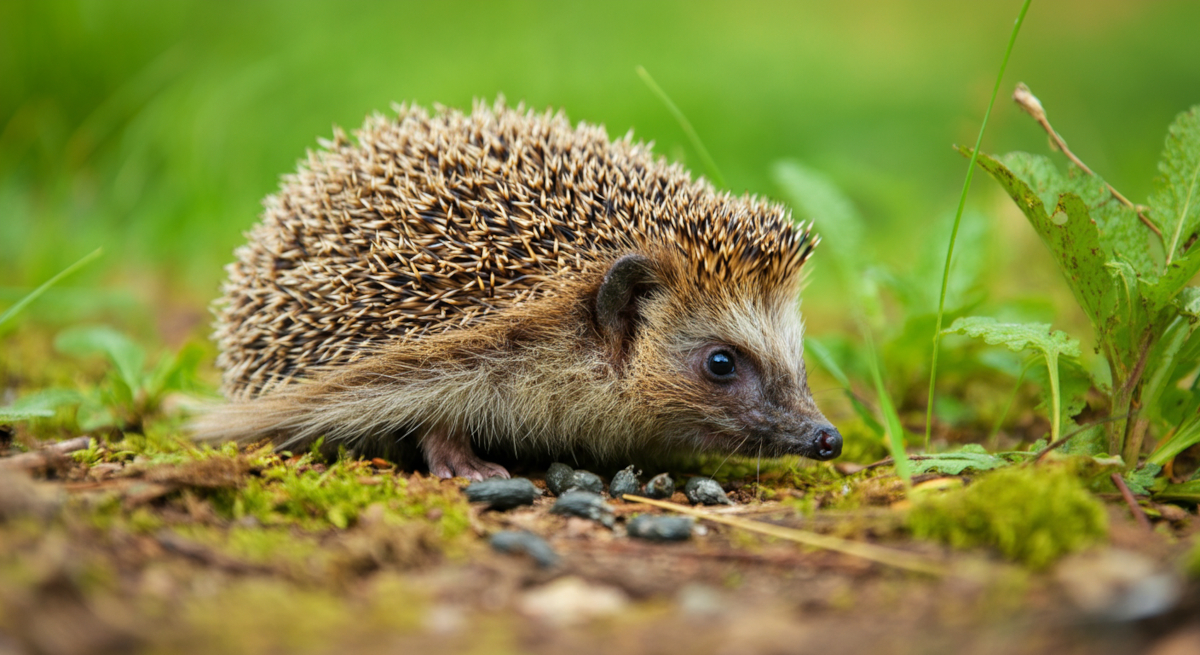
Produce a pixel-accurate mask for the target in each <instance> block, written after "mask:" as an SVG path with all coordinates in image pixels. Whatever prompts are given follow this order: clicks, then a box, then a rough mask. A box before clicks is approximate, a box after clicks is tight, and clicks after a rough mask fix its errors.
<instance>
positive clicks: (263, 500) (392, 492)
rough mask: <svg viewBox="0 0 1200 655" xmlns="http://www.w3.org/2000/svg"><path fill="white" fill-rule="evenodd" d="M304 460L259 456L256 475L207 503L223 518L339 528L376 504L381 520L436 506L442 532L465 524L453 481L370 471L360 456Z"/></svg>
mask: <svg viewBox="0 0 1200 655" xmlns="http://www.w3.org/2000/svg"><path fill="white" fill-rule="evenodd" d="M310 461H311V459H310V455H304V456H302V457H301V458H300V459H299V460H298V461H296V462H286V463H285V462H283V461H281V460H280V459H279V458H278V457H275V456H271V457H270V458H263V460H262V461H261V462H260V464H266V466H265V467H263V466H260V467H257V468H259V475H258V476H252V477H248V478H247V481H246V485H245V486H244V487H242V488H240V489H229V490H223V491H219V492H216V493H215V494H214V495H213V497H212V500H213V506H214V508H215V509H216V510H217V512H218V514H220V515H222V516H223V517H225V518H228V519H234V520H236V519H240V518H243V517H246V516H252V517H254V518H256V519H258V520H259V521H260V522H261V523H263V524H264V525H277V524H298V525H300V526H301V527H303V528H306V529H326V528H331V527H332V528H338V529H345V528H348V527H350V526H351V525H353V524H354V523H355V522H356V521H357V520H358V518H359V516H360V515H361V514H362V513H363V511H365V510H366V509H367V508H368V507H370V506H371V505H375V504H379V505H381V506H382V507H383V510H384V514H383V519H384V520H385V521H389V522H393V523H403V522H405V521H407V520H410V519H417V518H420V519H423V520H424V519H425V517H426V516H428V515H430V513H431V511H433V510H438V511H437V512H436V514H438V515H439V518H437V519H436V520H437V521H438V525H439V527H440V528H441V530H442V536H443V537H445V538H453V537H456V536H458V535H459V534H462V533H463V532H465V531H466V530H467V527H468V525H467V504H466V500H465V498H464V497H463V495H462V494H461V493H460V492H459V490H458V488H457V487H454V486H451V485H443V484H440V483H438V482H436V481H429V482H427V483H421V484H416V485H413V484H410V482H409V480H407V479H405V478H401V477H397V476H395V475H392V474H376V471H375V470H374V469H373V468H371V466H370V464H368V463H366V462H361V461H354V460H341V461H338V462H336V463H334V464H332V465H330V466H329V467H328V468H319V467H310V466H308V462H310ZM253 466H254V464H253V462H252V467H253Z"/></svg>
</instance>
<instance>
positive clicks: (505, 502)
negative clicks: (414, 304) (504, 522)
mask: <svg viewBox="0 0 1200 655" xmlns="http://www.w3.org/2000/svg"><path fill="white" fill-rule="evenodd" d="M540 495H542V492H541V491H540V490H538V488H537V487H535V486H533V483H532V482H530V481H529V480H526V479H525V478H513V479H511V480H504V479H502V478H491V479H490V480H484V481H482V482H474V483H471V484H470V485H468V486H467V500H469V501H471V502H472V503H486V504H487V506H488V508H489V509H498V510H505V509H512V508H514V507H520V506H521V505H532V504H533V499H534V498H537V497H538V496H540Z"/></svg>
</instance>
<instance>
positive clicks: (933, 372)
mask: <svg viewBox="0 0 1200 655" xmlns="http://www.w3.org/2000/svg"><path fill="white" fill-rule="evenodd" d="M1032 1H1033V0H1025V2H1024V3H1022V4H1021V13H1019V14H1017V20H1016V22H1014V23H1013V29H1012V34H1010V35H1009V37H1008V47H1007V48H1005V50H1004V59H1003V61H1001V62H1000V72H999V73H998V74H997V75H996V86H995V87H994V88H993V89H992V99H991V100H989V101H988V107H987V111H986V112H984V114H983V124H982V125H980V126H979V136H977V137H976V138H975V148H974V149H973V150H972V151H971V161H970V162H969V163H968V164H967V177H966V179H965V180H963V188H962V195H960V196H959V198H958V210H957V211H956V212H955V214H954V227H953V228H952V229H951V230H950V245H949V246H948V247H947V248H946V267H945V269H944V270H943V272H942V292H941V295H940V296H939V297H938V310H937V324H936V326H935V327H934V328H933V361H932V362H931V364H930V366H929V399H928V403H927V406H926V408H925V450H926V451H928V450H929V441H930V436H931V435H932V433H933V396H934V387H935V385H936V383H937V360H938V346H940V345H941V340H942V315H943V314H944V313H945V310H946V289H947V287H948V285H949V283H950V262H951V261H952V259H953V257H954V242H955V240H957V239H958V226H959V224H960V223H961V222H962V215H963V209H964V208H965V207H966V206H967V191H969V190H970V189H971V178H972V177H974V175H975V159H976V158H977V157H978V156H979V146H980V145H982V144H983V132H984V130H985V129H987V124H988V118H990V117H991V115H992V107H993V106H994V105H995V104H996V96H997V95H999V93H1000V82H1001V80H1003V79H1004V69H1006V68H1008V58H1009V56H1011V55H1012V50H1013V45H1014V44H1016V42H1017V34H1018V33H1020V31H1021V23H1023V22H1025V13H1026V12H1027V11H1029V4H1030V3H1031V2H1032Z"/></svg>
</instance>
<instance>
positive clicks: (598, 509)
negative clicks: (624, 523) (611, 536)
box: [550, 491, 615, 528]
mask: <svg viewBox="0 0 1200 655" xmlns="http://www.w3.org/2000/svg"><path fill="white" fill-rule="evenodd" d="M550 513H551V514H565V515H568V516H579V517H583V518H585V519H591V520H593V521H596V522H598V523H600V524H601V525H603V526H604V527H606V528H611V527H613V524H614V522H615V518H614V516H613V509H612V507H610V506H609V504H608V503H606V502H604V497H603V496H601V495H600V494H595V493H592V492H590V491H568V492H566V493H564V494H563V495H562V496H560V497H559V499H558V501H557V502H555V503H554V507H551V508H550Z"/></svg>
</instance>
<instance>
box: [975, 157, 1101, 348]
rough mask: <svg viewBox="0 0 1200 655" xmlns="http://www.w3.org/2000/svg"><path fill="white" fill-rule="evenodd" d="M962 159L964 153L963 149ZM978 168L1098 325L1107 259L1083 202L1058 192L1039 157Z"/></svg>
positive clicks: (1054, 175) (1054, 176)
mask: <svg viewBox="0 0 1200 655" xmlns="http://www.w3.org/2000/svg"><path fill="white" fill-rule="evenodd" d="M963 154H966V155H969V154H970V153H969V151H967V150H966V149H963ZM978 162H979V165H980V166H981V167H983V169H984V170H986V171H987V172H988V173H989V174H991V176H992V177H993V178H995V180H996V181H997V182H998V183H999V184H1000V186H1001V187H1002V188H1003V189H1004V190H1005V192H1007V193H1008V195H1009V196H1010V197H1011V198H1012V199H1013V201H1014V202H1016V203H1017V207H1018V208H1020V210H1021V211H1022V213H1024V214H1025V216H1026V218H1028V219H1029V223H1030V225H1032V226H1033V229H1034V231H1035V232H1037V234H1038V236H1039V237H1041V239H1042V242H1043V243H1045V244H1046V247H1047V248H1049V249H1050V253H1051V255H1052V256H1053V257H1054V258H1055V260H1056V261H1057V262H1058V264H1059V268H1060V269H1061V270H1062V272H1063V275H1064V276H1066V278H1067V284H1068V286H1070V288H1071V291H1072V293H1074V294H1075V299H1076V301H1077V302H1079V305H1080V307H1082V308H1083V309H1084V311H1085V312H1086V313H1087V315H1088V317H1089V318H1090V319H1091V320H1092V322H1093V324H1095V325H1102V324H1103V321H1104V317H1105V316H1106V315H1107V314H1109V313H1110V310H1111V309H1112V305H1113V300H1112V293H1113V284H1112V280H1111V275H1110V273H1109V271H1108V269H1107V268H1106V267H1105V264H1107V263H1108V262H1109V261H1110V260H1111V259H1112V258H1111V257H1109V256H1108V253H1107V252H1106V249H1105V248H1104V247H1103V246H1102V245H1101V243H1100V231H1099V229H1098V228H1097V227H1096V224H1095V222H1094V221H1092V219H1091V217H1090V216H1089V215H1088V211H1087V205H1086V204H1085V203H1084V201H1083V200H1082V199H1081V198H1080V197H1079V196H1078V195H1077V194H1075V193H1071V192H1064V188H1063V184H1062V181H1061V180H1062V178H1061V176H1060V175H1059V174H1058V171H1057V170H1055V169H1054V166H1053V165H1052V164H1050V162H1049V160H1047V159H1045V158H1044V157H1034V156H1032V155H1028V154H1025V153H1019V152H1018V153H1011V154H1009V155H1006V156H1005V157H1004V161H1003V162H1001V161H999V160H997V159H995V158H994V157H992V156H990V155H987V154H983V153H980V154H979V159H978Z"/></svg>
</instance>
